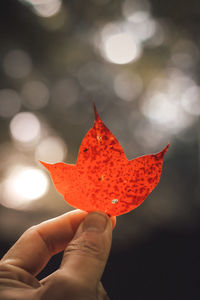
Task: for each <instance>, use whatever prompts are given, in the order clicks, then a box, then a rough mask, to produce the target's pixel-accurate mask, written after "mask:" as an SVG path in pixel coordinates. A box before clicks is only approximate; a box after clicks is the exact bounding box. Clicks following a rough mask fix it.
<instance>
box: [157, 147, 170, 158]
mask: <svg viewBox="0 0 200 300" xmlns="http://www.w3.org/2000/svg"><path fill="white" fill-rule="evenodd" d="M169 146H170V143H168V144H167V146H166V147H165V148H164V149H163V150H162V151H160V152H158V153H157V154H156V157H157V158H163V157H164V155H165V153H166V152H167V151H168V149H169Z"/></svg>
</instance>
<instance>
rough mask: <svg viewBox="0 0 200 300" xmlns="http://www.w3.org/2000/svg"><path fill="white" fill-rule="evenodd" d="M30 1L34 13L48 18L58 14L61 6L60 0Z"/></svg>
mask: <svg viewBox="0 0 200 300" xmlns="http://www.w3.org/2000/svg"><path fill="white" fill-rule="evenodd" d="M30 2H32V3H33V5H34V10H35V12H36V14H38V15H39V16H40V17H44V18H49V17H52V16H54V15H56V14H58V13H59V11H60V9H61V6H62V2H61V0H40V1H34V0H32V1H31V0H30ZM34 2H35V4H34Z"/></svg>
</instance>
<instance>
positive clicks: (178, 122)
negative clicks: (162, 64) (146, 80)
mask: <svg viewBox="0 0 200 300" xmlns="http://www.w3.org/2000/svg"><path fill="white" fill-rule="evenodd" d="M194 84H195V83H194V81H193V80H192V79H191V78H189V77H187V76H185V75H184V74H183V73H182V72H180V71H178V70H176V69H172V70H168V71H166V72H165V75H164V76H163V77H162V76H160V77H159V78H157V79H156V80H154V82H153V83H152V85H151V87H150V88H149V90H148V91H147V94H146V95H145V96H144V98H143V100H142V101H141V102H140V109H141V112H142V113H143V114H144V115H145V116H146V117H147V119H149V121H150V122H151V123H152V124H159V125H160V129H162V130H164V131H165V132H169V133H171V134H177V133H179V132H180V131H181V130H183V129H185V128H187V127H189V126H191V125H192V124H193V123H194V121H195V119H194V117H193V116H192V115H191V114H188V111H187V110H186V109H185V110H184V109H183V105H184V104H183V103H184V100H182V101H183V103H181V99H183V97H184V95H185V93H186V91H187V90H188V89H190V88H191V87H192V86H194ZM193 92H194V91H193ZM198 92H199V91H198ZM196 97H198V96H196ZM195 101H196V100H194V102H195ZM185 106H186V103H185ZM197 107H198V105H197Z"/></svg>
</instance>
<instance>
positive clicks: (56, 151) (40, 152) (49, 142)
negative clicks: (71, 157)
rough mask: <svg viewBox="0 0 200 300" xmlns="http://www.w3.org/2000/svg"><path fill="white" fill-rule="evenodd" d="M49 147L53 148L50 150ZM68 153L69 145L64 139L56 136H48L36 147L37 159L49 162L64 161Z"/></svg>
mask: <svg viewBox="0 0 200 300" xmlns="http://www.w3.org/2000/svg"><path fill="white" fill-rule="evenodd" d="M49 149H51V150H50V151H49ZM66 154H67V146H66V144H65V143H64V141H63V140H62V139H61V138H59V137H55V136H50V137H47V138H46V139H44V140H42V141H41V143H40V144H39V145H38V146H37V148H36V153H35V157H36V160H37V161H38V160H42V161H45V162H48V163H55V162H59V161H63V160H64V158H65V156H66Z"/></svg>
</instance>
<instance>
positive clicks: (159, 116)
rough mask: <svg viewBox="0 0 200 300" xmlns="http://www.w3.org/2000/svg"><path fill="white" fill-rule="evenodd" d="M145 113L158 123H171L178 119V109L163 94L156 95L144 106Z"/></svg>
mask: <svg viewBox="0 0 200 300" xmlns="http://www.w3.org/2000/svg"><path fill="white" fill-rule="evenodd" d="M142 111H143V113H144V114H145V115H146V116H148V117H149V118H150V119H153V120H155V121H156V122H158V123H170V122H172V121H173V120H174V119H176V118H177V117H178V111H179V109H178V107H177V105H174V104H173V103H171V102H170V101H168V99H167V96H166V95H165V94H162V93H159V92H158V93H157V94H155V95H154V96H153V97H152V98H149V99H148V101H146V102H145V103H144V105H143V109H142Z"/></svg>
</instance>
